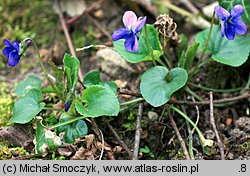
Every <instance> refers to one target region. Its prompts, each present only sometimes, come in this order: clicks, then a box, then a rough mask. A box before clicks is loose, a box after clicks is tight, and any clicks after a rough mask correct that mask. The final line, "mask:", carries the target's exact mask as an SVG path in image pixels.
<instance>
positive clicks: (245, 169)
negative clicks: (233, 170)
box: [239, 164, 247, 172]
mask: <svg viewBox="0 0 250 176" xmlns="http://www.w3.org/2000/svg"><path fill="white" fill-rule="evenodd" d="M240 166H241V167H240V171H239V172H246V171H247V165H246V164H241V165H240Z"/></svg>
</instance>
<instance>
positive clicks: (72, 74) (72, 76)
mask: <svg viewBox="0 0 250 176" xmlns="http://www.w3.org/2000/svg"><path fill="white" fill-rule="evenodd" d="M63 64H64V66H65V72H66V76H67V84H68V89H69V90H70V89H72V88H73V89H74V88H75V87H76V84H77V81H78V70H79V67H80V62H79V60H78V59H77V58H75V57H73V56H71V55H70V54H67V53H66V54H65V55H64V58H63Z"/></svg>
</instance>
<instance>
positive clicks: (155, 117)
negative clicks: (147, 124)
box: [148, 111, 159, 121]
mask: <svg viewBox="0 0 250 176" xmlns="http://www.w3.org/2000/svg"><path fill="white" fill-rule="evenodd" d="M158 117H159V116H158V114H157V113H156V112H153V111H148V118H149V120H150V121H157V120H158Z"/></svg>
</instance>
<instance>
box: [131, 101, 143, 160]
mask: <svg viewBox="0 0 250 176" xmlns="http://www.w3.org/2000/svg"><path fill="white" fill-rule="evenodd" d="M142 112H143V103H139V107H138V115H137V119H136V131H135V144H134V152H133V156H134V159H135V160H137V159H138V152H139V146H140V138H141V130H142V129H141V118H142Z"/></svg>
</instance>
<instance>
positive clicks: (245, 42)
mask: <svg viewBox="0 0 250 176" xmlns="http://www.w3.org/2000/svg"><path fill="white" fill-rule="evenodd" d="M208 32H209V29H206V30H204V31H202V32H200V33H198V34H197V36H196V38H195V41H196V42H198V43H200V45H199V50H201V51H202V50H203V48H204V47H205V44H206V40H207V36H208ZM249 41H250V34H246V35H244V36H235V39H234V40H228V39H227V38H226V37H222V36H221V32H220V27H219V26H214V27H213V30H212V33H211V38H210V40H209V43H208V48H207V53H211V54H212V56H211V57H212V59H213V60H215V61H217V62H220V63H223V64H226V65H230V66H233V67H238V66H240V65H242V64H243V63H244V62H246V60H247V59H248V55H249V52H250V45H249Z"/></svg>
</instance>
